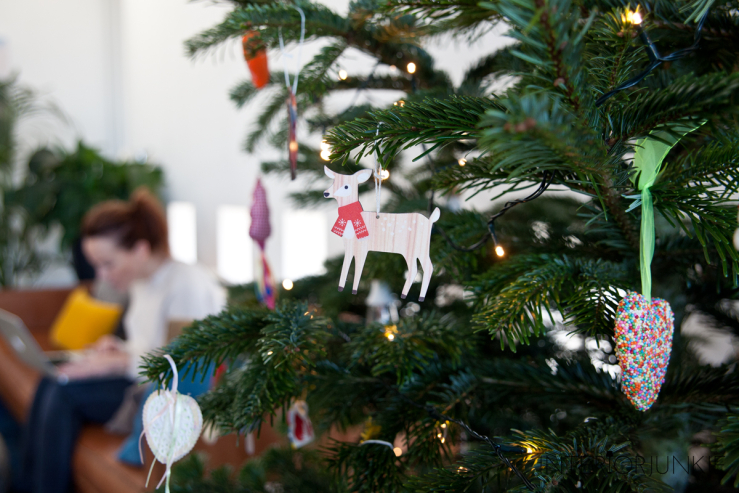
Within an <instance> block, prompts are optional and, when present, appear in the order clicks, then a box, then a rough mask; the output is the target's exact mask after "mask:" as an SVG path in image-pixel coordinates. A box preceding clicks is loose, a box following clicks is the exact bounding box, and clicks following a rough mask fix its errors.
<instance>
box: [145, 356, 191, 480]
mask: <svg viewBox="0 0 739 493" xmlns="http://www.w3.org/2000/svg"><path fill="white" fill-rule="evenodd" d="M164 357H165V358H167V361H169V364H170V365H171V366H172V371H173V373H174V377H173V379H172V388H171V390H160V391H158V392H154V393H153V394H151V395H150V396H149V398H148V399H146V403H145V404H144V412H143V422H144V431H143V432H142V433H141V435H142V436H146V443H147V444H148V445H149V448H150V449H151V451H152V453H154V456H155V457H156V459H157V460H158V461H159V462H161V463H162V464H164V465H165V466H166V472H165V474H164V476H163V477H162V479H161V480H160V481H159V484H158V485H157V488H159V486H161V484H162V481H164V480H165V478H166V480H167V482H166V491H167V492H169V477H170V473H171V467H172V464H173V463H175V462H177V461H178V460H180V459H181V458H183V457H184V456H186V455H187V454H188V453H189V452H190V450H192V448H193V447H194V446H195V443H197V441H198V438H199V437H200V432H201V431H202V429H203V415H202V413H201V412H200V406H198V403H197V401H196V400H195V399H193V398H192V397H190V396H189V395H182V394H180V393H179V392H178V391H177V382H178V374H177V366H176V365H175V364H174V360H173V359H172V357H171V356H170V355H168V354H166V355H164ZM139 454H141V462H144V460H143V453H142V451H141V443H140V439H139ZM153 467H154V462H152V469H153ZM149 475H151V470H149ZM146 484H147V485H148V484H149V478H147V480H146Z"/></svg>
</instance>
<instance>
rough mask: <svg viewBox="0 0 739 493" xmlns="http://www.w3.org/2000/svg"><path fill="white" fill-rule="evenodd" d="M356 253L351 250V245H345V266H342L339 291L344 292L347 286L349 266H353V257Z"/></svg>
mask: <svg viewBox="0 0 739 493" xmlns="http://www.w3.org/2000/svg"><path fill="white" fill-rule="evenodd" d="M353 256H354V252H353V251H352V249H351V245H347V244H344V264H343V265H342V266H341V277H340V278H339V291H344V285H345V284H346V276H347V274H349V266H350V265H351V264H352V257H353Z"/></svg>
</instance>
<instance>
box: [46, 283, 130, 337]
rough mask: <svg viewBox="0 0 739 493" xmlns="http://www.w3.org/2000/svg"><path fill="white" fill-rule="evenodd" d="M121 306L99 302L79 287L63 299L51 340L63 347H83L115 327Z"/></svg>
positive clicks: (53, 326)
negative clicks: (65, 299)
mask: <svg viewBox="0 0 739 493" xmlns="http://www.w3.org/2000/svg"><path fill="white" fill-rule="evenodd" d="M121 311H122V308H121V306H120V305H117V304H115V303H105V302H103V301H98V300H96V299H94V298H92V297H91V296H90V295H89V294H87V290H86V289H85V288H83V287H79V288H77V289H75V290H74V291H72V292H71V293H70V294H69V297H68V298H67V301H65V302H64V306H63V307H62V309H61V311H60V312H59V315H57V316H56V319H55V320H54V325H52V327H51V341H52V342H53V343H54V344H56V345H57V346H59V347H60V348H62V349H71V350H75V349H83V348H84V347H85V346H87V345H88V344H92V343H93V342H95V341H97V340H98V339H99V338H100V337H101V336H104V335H105V334H110V333H111V332H113V330H115V327H116V324H117V323H118V319H119V318H120V317H121Z"/></svg>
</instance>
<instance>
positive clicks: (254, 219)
mask: <svg viewBox="0 0 739 493" xmlns="http://www.w3.org/2000/svg"><path fill="white" fill-rule="evenodd" d="M271 233H272V227H271V226H270V224H269V205H267V192H266V191H265V190H264V187H263V186H262V180H260V179H258V178H257V186H256V187H254V195H253V199H252V205H251V226H250V227H249V236H250V237H251V239H252V240H254V241H256V242H257V244H258V245H259V247H260V248H261V249H262V250H264V243H265V242H266V241H267V238H269V235H270V234H271Z"/></svg>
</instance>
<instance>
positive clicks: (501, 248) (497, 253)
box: [495, 245, 505, 257]
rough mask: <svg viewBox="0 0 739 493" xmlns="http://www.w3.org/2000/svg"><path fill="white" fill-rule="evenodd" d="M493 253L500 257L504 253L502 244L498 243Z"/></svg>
mask: <svg viewBox="0 0 739 493" xmlns="http://www.w3.org/2000/svg"><path fill="white" fill-rule="evenodd" d="M495 254H496V255H497V256H498V257H502V256H503V255H505V250H503V247H502V246H500V245H498V246H496V247H495Z"/></svg>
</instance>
